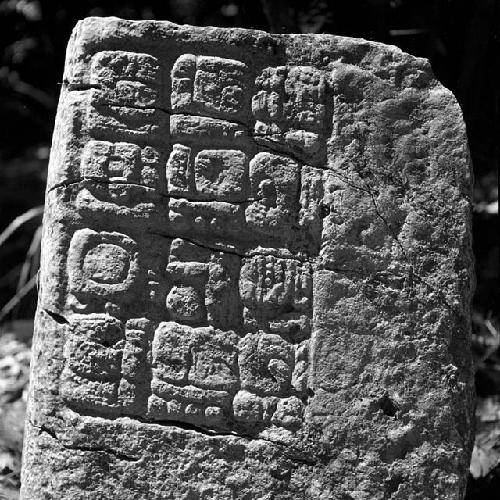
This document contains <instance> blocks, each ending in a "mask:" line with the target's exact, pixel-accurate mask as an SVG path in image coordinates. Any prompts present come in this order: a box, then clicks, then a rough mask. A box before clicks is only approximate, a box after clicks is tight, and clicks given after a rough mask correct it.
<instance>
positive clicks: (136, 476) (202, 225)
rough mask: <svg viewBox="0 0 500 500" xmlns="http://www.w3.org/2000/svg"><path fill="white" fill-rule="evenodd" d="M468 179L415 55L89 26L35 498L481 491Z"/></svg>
mask: <svg viewBox="0 0 500 500" xmlns="http://www.w3.org/2000/svg"><path fill="white" fill-rule="evenodd" d="M470 184H471V180H470V172H469V165H468V154H467V146H466V137H465V130H464V124H463V121H462V117H461V113H460V110H459V108H458V105H457V103H456V102H455V99H454V98H453V96H452V94H451V93H450V92H449V91H447V90H446V89H444V88H443V87H442V86H441V85H440V84H439V83H438V82H437V81H436V80H435V79H434V77H433V76H432V73H431V70H430V68H429V64H428V63H427V62H426V61H425V60H422V59H417V58H414V57H412V56H409V55H407V54H404V53H402V52H401V51H399V50H398V49H396V48H395V47H388V46H384V45H381V44H377V43H372V42H367V41H364V40H354V39H347V38H342V37H334V36H319V35H316V36H308V35H274V36H271V35H268V34H266V33H262V32H253V31H245V30H223V29H216V28H194V27H189V26H176V25H174V24H170V23H167V22H130V21H122V20H119V19H115V18H111V19H102V18H90V19H86V20H84V21H82V22H81V23H79V24H78V26H77V27H76V28H75V31H74V33H73V36H72V38H71V42H70V45H69V48H68V54H67V61H66V70H65V76H64V84H63V89H62V93H61V98H60V104H59V111H58V115H57V123H56V129H55V132H54V144H53V149H52V156H51V162H50V169H49V178H48V187H47V197H46V214H45V221H44V240H43V262H42V269H41V279H40V282H41V290H40V301H39V307H38V313H37V319H36V336H35V339H34V355H33V360H34V361H33V369H32V372H33V373H32V382H31V392H30V396H29V412H28V422H27V432H26V445H25V452H24V472H23V490H22V497H23V498H24V499H25V500H31V499H49V498H50V499H58V500H59V499H71V500H75V499H88V498H96V499H116V498H123V499H133V498H136V499H165V498H184V499H198V498H203V499H209V498H213V499H224V498H228V499H229V498H241V499H254V498H255V499H257V498H261V499H264V498H269V499H271V498H273V499H289V498H311V499H356V500H361V499H370V500H372V499H388V498H391V499H409V498H412V499H424V498H429V499H431V498H432V499H434V498H440V499H458V498H461V496H462V495H463V492H464V483H465V477H466V470H467V466H468V457H469V451H470V444H471V428H472V426H471V409H472V383H471V380H472V379H471V361H470V356H469V334H470V323H469V301H470V297H471V288H472V269H471V267H472V263H471V249H470Z"/></svg>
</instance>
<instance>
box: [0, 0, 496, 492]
mask: <svg viewBox="0 0 500 500" xmlns="http://www.w3.org/2000/svg"><path fill="white" fill-rule="evenodd" d="M499 10H500V2H498V1H497V0H472V1H471V0H343V1H342V0H302V1H299V0H246V1H245V0H119V1H118V0H108V1H104V0H79V1H77V2H68V1H63V0H0V323H2V322H3V335H1V336H0V498H2V497H5V498H15V497H16V496H15V495H16V493H15V488H16V487H17V485H18V480H19V478H18V468H19V457H20V449H19V446H20V442H21V441H20V439H21V432H22V430H21V427H20V426H19V424H18V422H19V418H16V412H19V413H20V414H21V413H22V412H23V405H22V398H20V396H21V394H22V389H23V387H24V385H23V384H25V382H26V380H27V362H26V359H27V358H26V352H27V348H26V347H25V348H24V349H23V347H22V346H23V345H24V346H26V345H29V339H30V333H31V325H32V323H31V321H29V318H31V317H32V315H33V312H34V309H35V305H36V286H35V285H36V272H37V265H38V252H39V246H38V243H39V236H40V232H39V230H38V228H39V225H40V222H41V211H42V208H41V206H42V205H43V197H44V183H45V176H46V167H47V160H48V156H49V151H50V141H51V134H52V127H53V124H54V116H55V111H56V106H57V98H58V93H59V87H60V84H61V76H62V71H63V62H64V53H65V48H66V43H67V41H68V38H69V36H70V33H71V30H72V28H73V26H74V25H75V23H76V22H77V21H78V20H79V19H81V18H83V17H86V16H89V15H97V16H108V15H114V16H119V17H123V18H130V19H166V20H170V21H173V22H177V23H189V24H196V25H200V26H206V25H214V26H224V27H245V28H255V29H263V30H266V31H271V32H277V33H285V32H288V33H299V32H303V33H334V34H339V35H347V36H354V37H362V38H367V39H371V40H377V41H381V42H385V43H390V44H394V45H397V46H399V47H400V48H401V49H403V50H405V51H407V52H409V53H411V54H414V55H417V56H422V57H427V58H428V59H430V61H431V64H432V67H433V69H434V72H435V74H436V76H437V77H438V79H440V80H441V82H442V83H443V84H444V85H445V86H447V87H448V88H450V89H451V90H452V91H453V92H454V93H455V95H456V97H457V99H458V101H459V103H460V105H461V107H462V110H463V112H464V117H465V121H466V124H467V131H468V137H469V146H470V150H471V155H472V160H473V168H474V174H475V189H474V251H475V255H476V273H477V290H476V295H475V299H474V353H475V358H476V364H477V376H476V385H477V392H478V396H479V398H478V411H477V417H478V419H477V420H478V428H477V439H476V447H475V450H474V454H473V460H472V465H471V472H472V475H471V476H470V481H469V491H468V497H467V498H468V499H469V500H470V499H473V498H474V499H475V498H481V499H487V498H498V497H499V495H500V493H498V492H499V491H500V352H499V349H498V347H499V344H500V334H499V329H498V317H499V316H498V309H497V307H498V303H499V295H498V281H497V280H498V261H499V256H498V236H499V228H498V201H497V200H498V189H497V168H498V158H499V150H498V144H499V142H500V129H499V126H498V118H499V115H500V110H499V90H500V85H499V81H498V80H497V79H496V78H495V75H496V73H497V72H498V68H499V67H500V61H499V58H498V54H499V53H500V51H499V49H500V47H499V45H500V44H499V37H500V24H499V16H500V12H499ZM36 207H40V208H36ZM30 209H31V211H30ZM2 231H3V233H2ZM7 236H8V238H6V237H7ZM26 319H28V320H27V321H26ZM3 491H5V493H3ZM9 495H12V496H9Z"/></svg>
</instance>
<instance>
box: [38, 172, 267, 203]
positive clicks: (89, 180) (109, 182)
mask: <svg viewBox="0 0 500 500" xmlns="http://www.w3.org/2000/svg"><path fill="white" fill-rule="evenodd" d="M85 182H87V183H95V184H104V185H108V186H136V187H140V188H144V189H145V190H147V191H151V192H153V193H154V194H157V195H158V196H161V197H162V198H165V199H173V200H186V201H188V202H190V203H214V202H219V203H228V204H230V205H245V204H247V203H248V204H250V203H254V202H256V201H261V200H262V199H263V198H247V199H246V200H243V201H225V200H218V199H216V198H204V199H194V198H189V197H186V196H180V195H176V194H171V193H163V192H161V191H159V190H157V189H156V188H153V187H151V186H146V185H145V184H141V183H139V182H130V181H112V180H110V179H97V178H93V177H83V178H79V179H75V180H72V181H63V182H60V183H58V184H54V185H53V186H52V187H50V188H49V189H48V190H47V193H50V192H51V191H54V190H55V189H59V188H61V187H62V188H67V187H69V186H72V185H75V184H80V183H85Z"/></svg>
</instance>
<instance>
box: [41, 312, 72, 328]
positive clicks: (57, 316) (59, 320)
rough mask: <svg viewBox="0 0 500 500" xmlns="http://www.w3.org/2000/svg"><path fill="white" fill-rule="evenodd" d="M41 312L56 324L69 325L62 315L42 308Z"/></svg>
mask: <svg viewBox="0 0 500 500" xmlns="http://www.w3.org/2000/svg"><path fill="white" fill-rule="evenodd" d="M42 311H44V312H45V313H47V314H48V315H49V316H50V317H51V318H52V319H53V320H54V321H55V322H56V323H59V324H60V325H69V321H68V320H67V319H66V318H65V317H64V316H63V315H62V314H60V313H58V312H55V311H51V310H50V309H46V308H42Z"/></svg>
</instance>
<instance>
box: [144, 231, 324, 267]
mask: <svg viewBox="0 0 500 500" xmlns="http://www.w3.org/2000/svg"><path fill="white" fill-rule="evenodd" d="M151 234H154V235H156V236H160V237H162V238H168V239H172V240H173V239H176V238H180V239H182V240H185V241H187V242H189V243H192V244H193V245H196V246H198V247H200V248H204V249H205V250H209V251H211V252H223V253H228V254H232V255H236V256H238V257H240V258H242V259H249V258H252V257H255V256H262V257H276V256H275V255H273V254H272V253H266V252H252V253H251V254H246V253H242V252H238V251H237V250H231V249H228V248H227V247H226V248H223V247H217V246H211V245H207V244H204V243H200V242H199V241H197V240H193V239H191V238H188V237H186V236H174V235H171V234H167V233H158V232H152V233H151ZM277 258H280V259H288V260H296V261H298V262H301V263H304V262H310V263H314V262H315V261H316V258H314V257H310V258H301V257H299V256H297V255H287V256H279V257H277Z"/></svg>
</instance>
